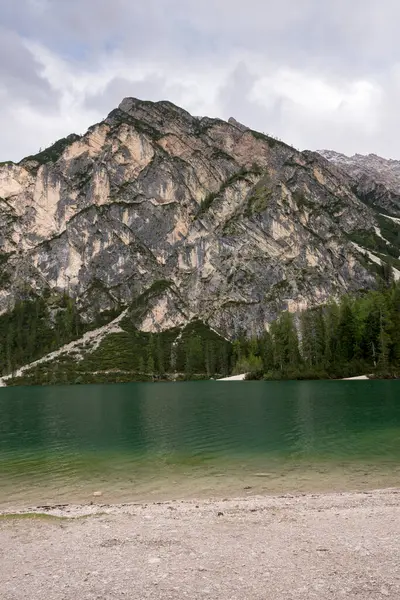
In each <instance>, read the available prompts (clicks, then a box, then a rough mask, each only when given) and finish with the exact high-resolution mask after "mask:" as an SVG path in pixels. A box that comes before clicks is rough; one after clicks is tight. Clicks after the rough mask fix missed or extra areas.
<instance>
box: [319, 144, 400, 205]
mask: <svg viewBox="0 0 400 600" xmlns="http://www.w3.org/2000/svg"><path fill="white" fill-rule="evenodd" d="M318 152H319V154H321V155H322V156H324V157H325V158H326V159H327V160H329V161H330V162H331V163H332V164H334V165H336V166H337V167H338V168H339V169H341V170H342V171H343V172H344V173H346V174H347V175H348V176H349V177H350V178H351V180H352V183H351V185H352V188H353V190H354V191H355V193H356V194H357V195H358V196H359V197H360V198H361V199H363V200H364V201H365V202H366V203H367V204H370V205H372V206H374V207H375V208H376V209H377V210H380V209H381V210H383V211H384V212H385V213H388V214H389V215H394V216H400V161H399V160H387V159H385V158H382V157H380V156H377V155H376V154H368V155H367V156H364V155H362V154H355V155H354V156H345V155H344V154H340V153H339V152H334V151H333V150H319V151H318Z"/></svg>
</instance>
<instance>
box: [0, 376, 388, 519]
mask: <svg viewBox="0 0 400 600" xmlns="http://www.w3.org/2000/svg"><path fill="white" fill-rule="evenodd" d="M399 482H400V382H398V381H316V382H308V381H305V382H304V381H303V382H227V383H224V382H191V383H176V384H163V383H161V384H146V383H145V384H140V383H133V384H126V385H99V386H70V387H36V388H34V387H30V388H2V389H0V507H1V508H7V507H24V506H34V505H38V504H49V503H52V504H54V503H71V502H72V503H88V502H90V501H93V502H101V503H116V502H136V501H152V500H157V501H159V500H160V501H161V500H168V499H174V498H191V497H192V498H196V497H198V498H200V497H223V496H234V495H235V496H240V495H244V494H254V493H263V494H276V493H305V492H310V491H313V492H314V491H332V490H334V491H341V490H349V489H353V490H357V489H371V488H382V487H396V486H398V485H399ZM95 492H101V496H93V494H94V493H95Z"/></svg>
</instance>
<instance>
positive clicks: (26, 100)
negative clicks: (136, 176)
mask: <svg viewBox="0 0 400 600" xmlns="http://www.w3.org/2000/svg"><path fill="white" fill-rule="evenodd" d="M399 22H400V2H398V0H351V1H350V0H279V1H277V0H245V1H243V0H240V1H238V0H145V1H143V0H18V1H16V0H0V132H1V133H0V161H5V160H14V161H18V160H20V159H22V158H23V157H24V156H26V155H29V154H32V153H36V152H38V151H39V149H40V148H45V147H47V146H49V145H50V144H51V143H53V142H55V141H56V140H57V139H59V138H60V137H64V136H65V135H68V134H70V133H73V132H74V133H78V134H82V133H84V132H85V131H86V129H87V128H88V127H89V126H90V125H92V124H93V123H96V122H99V121H101V120H102V119H103V118H105V117H106V115H107V114H108V113H109V112H110V111H111V110H113V108H115V107H116V106H118V104H119V103H120V102H121V101H122V99H123V98H124V97H126V96H134V97H136V98H141V99H144V100H153V101H158V100H170V101H171V102H174V103H175V104H177V105H179V106H181V107H183V108H185V109H186V110H188V111H189V112H191V113H192V114H194V115H196V116H205V115H207V116H211V117H219V118H223V119H228V118H229V117H231V116H232V117H234V118H236V119H237V120H238V121H240V122H242V123H244V124H246V125H248V126H249V127H251V128H253V129H257V130H259V131H262V132H265V133H268V134H271V135H275V136H277V137H279V138H281V139H283V140H284V141H286V142H287V143H289V144H292V145H293V146H295V147H296V148H299V149H301V150H303V149H310V150H316V149H321V148H329V149H332V150H336V151H338V152H343V153H345V154H349V155H351V154H354V153H360V154H368V153H375V154H378V155H381V156H384V157H386V158H394V159H400V141H399V135H398V132H399V129H400V127H399V126H400V110H399V106H400V35H399Z"/></svg>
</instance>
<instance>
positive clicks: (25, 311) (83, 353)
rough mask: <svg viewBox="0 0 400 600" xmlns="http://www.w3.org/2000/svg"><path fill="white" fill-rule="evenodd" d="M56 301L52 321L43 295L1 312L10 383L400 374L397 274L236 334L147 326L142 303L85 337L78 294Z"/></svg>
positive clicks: (0, 346)
mask: <svg viewBox="0 0 400 600" xmlns="http://www.w3.org/2000/svg"><path fill="white" fill-rule="evenodd" d="M53 302H54V303H55V302H56V301H55V300H53ZM56 304H57V310H58V312H57V313H56V316H55V317H54V319H53V322H52V321H51V318H50V317H51V310H55V308H54V304H53V305H52V307H51V308H49V306H48V304H46V303H44V302H43V300H41V299H35V298H29V299H27V300H26V301H24V302H20V303H19V304H17V306H16V307H15V309H14V311H13V312H12V313H11V314H8V315H4V316H3V317H1V318H0V331H2V332H4V335H3V337H2V339H1V341H0V356H1V360H2V364H3V375H4V374H7V373H12V374H13V375H12V377H10V378H9V379H7V384H8V385H10V384H11V385H21V384H56V383H63V384H66V383H71V384H73V383H76V384H78V383H96V382H99V383H100V382H128V381H160V380H167V381H171V380H176V379H210V378H218V377H224V376H227V375H231V374H236V373H248V378H250V379H325V378H326V379H329V378H343V377H351V376H356V375H360V374H372V375H375V376H380V377H395V376H397V374H399V375H400V284H399V283H390V282H386V284H385V282H384V281H383V280H381V287H380V289H379V290H376V291H371V292H368V293H365V294H363V295H361V296H359V297H351V296H344V297H343V298H342V299H341V301H340V302H334V301H332V302H330V303H328V304H326V305H324V306H320V307H317V308H313V309H309V310H305V311H303V312H298V313H295V314H293V313H290V312H287V311H285V312H283V313H281V315H280V316H279V318H278V319H277V320H276V321H274V322H273V323H271V325H270V327H269V330H268V331H265V332H264V334H262V335H261V336H257V337H253V338H249V337H248V336H246V332H245V331H243V332H242V334H239V335H238V336H236V337H235V338H234V339H232V340H231V341H228V340H226V339H224V338H223V337H222V336H221V335H219V334H218V333H216V332H215V331H213V330H212V329H210V328H209V327H208V326H207V325H205V324H203V323H202V322H201V321H198V320H194V321H192V322H191V323H189V324H188V325H186V326H185V327H180V328H179V327H175V328H171V329H168V330H166V331H163V332H160V333H156V334H155V333H146V332H143V331H139V330H138V329H137V328H136V326H135V325H134V319H133V317H134V315H135V308H133V309H132V308H131V310H130V311H129V312H127V313H126V314H125V315H124V317H123V318H122V319H121V320H120V321H119V323H118V329H114V330H112V331H111V332H110V333H107V334H106V335H104V337H103V338H102V339H99V340H97V341H95V338H93V340H89V338H88V339H87V340H86V341H85V336H83V338H79V336H80V335H81V334H82V332H83V331H84V326H83V324H82V323H81V321H80V319H79V315H78V313H77V311H76V309H75V306H74V303H73V301H72V300H71V299H69V298H67V297H63V298H61V299H58V300H57V302H56ZM136 308H137V307H136ZM10 331H11V332H12V335H11V334H10V333H9V332H10ZM7 332H8V333H7ZM94 333H96V332H94ZM76 338H77V339H78V341H77V342H76V344H75V345H72V346H71V345H68V346H66V347H65V351H61V352H56V353H55V354H54V355H52V354H48V356H46V357H45V358H43V359H41V360H39V361H37V362H36V363H35V362H33V364H31V365H28V367H27V368H25V369H23V370H22V371H21V372H18V367H19V366H21V365H23V364H26V363H31V362H32V361H34V360H35V359H36V358H37V357H38V356H42V354H43V353H44V352H45V351H47V352H51V351H52V350H54V348H57V347H59V345H60V344H62V343H65V342H68V341H70V340H73V339H76Z"/></svg>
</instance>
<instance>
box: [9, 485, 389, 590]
mask: <svg viewBox="0 0 400 600" xmlns="http://www.w3.org/2000/svg"><path fill="white" fill-rule="evenodd" d="M97 500H99V501H100V498H98V499H97ZM30 510H31V512H32V509H30ZM36 510H37V511H39V510H41V516H40V517H39V516H36V517H35V516H34V515H32V514H29V513H27V512H26V511H24V512H21V513H19V514H18V515H9V514H8V515H5V516H3V517H1V516H0V548H1V551H0V552H1V555H2V556H1V563H2V569H0V589H1V590H2V594H3V595H4V598H10V600H11V599H15V600H17V599H18V600H25V599H26V600H28V599H29V600H39V599H41V598H47V599H48V600H76V598H82V599H84V598H85V599H86V598H87V599H92V598H94V599H96V598H98V599H100V598H101V599H103V598H113V599H114V600H124V599H126V598H150V599H154V600H161V599H164V598H166V599H168V600H182V599H184V598H190V599H191V600H204V599H207V598H218V600H240V599H241V598H245V599H246V600H260V598H263V600H276V599H277V598H279V599H280V600H294V599H296V600H310V599H311V598H318V599H319V600H328V599H333V600H337V599H339V598H355V597H357V598H362V599H363V600H378V599H381V598H383V597H389V598H393V600H395V599H396V598H398V597H400V578H399V571H398V565H399V563H400V544H399V543H398V540H399V539H400V518H399V517H400V514H399V513H400V488H388V489H379V490H371V491H365V492H345V493H328V494H301V495H291V494H284V495H280V496H252V497H251V496H250V497H247V498H243V497H242V498H236V499H235V498H232V499H222V500H212V499H208V500H190V501H179V500H176V501H172V502H161V503H151V504H149V503H147V504H145V503H137V504H120V505H107V504H101V503H100V502H99V503H96V504H93V505H91V506H82V505H81V506H78V505H66V506H62V507H50V508H49V509H48V510H46V511H44V510H43V507H41V508H40V507H37V509H36ZM43 513H44V514H45V516H43ZM3 514H4V513H3ZM24 514H25V518H24V516H23V515H24ZM37 514H38V513H37ZM2 597H3V596H2Z"/></svg>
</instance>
